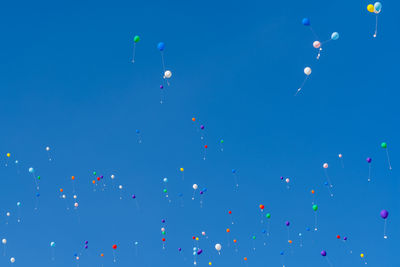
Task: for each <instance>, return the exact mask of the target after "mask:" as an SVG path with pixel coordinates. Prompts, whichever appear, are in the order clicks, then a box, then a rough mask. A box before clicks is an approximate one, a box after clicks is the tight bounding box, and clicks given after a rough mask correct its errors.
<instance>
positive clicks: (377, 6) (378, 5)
mask: <svg viewBox="0 0 400 267" xmlns="http://www.w3.org/2000/svg"><path fill="white" fill-rule="evenodd" d="M381 11H382V3H381V2H376V3H375V4H374V12H375V13H376V14H379V13H380V12H381Z"/></svg>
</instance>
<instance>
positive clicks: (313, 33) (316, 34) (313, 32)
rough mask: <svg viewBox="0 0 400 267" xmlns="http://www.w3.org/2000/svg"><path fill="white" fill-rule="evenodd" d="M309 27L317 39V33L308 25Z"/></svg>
mask: <svg viewBox="0 0 400 267" xmlns="http://www.w3.org/2000/svg"><path fill="white" fill-rule="evenodd" d="M310 29H311V32H312V33H313V35H314V37H315V38H316V39H317V40H318V39H319V37H318V35H317V34H316V33H315V31H314V29H313V27H311V26H310Z"/></svg>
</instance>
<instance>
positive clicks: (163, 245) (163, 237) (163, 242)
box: [161, 219, 166, 249]
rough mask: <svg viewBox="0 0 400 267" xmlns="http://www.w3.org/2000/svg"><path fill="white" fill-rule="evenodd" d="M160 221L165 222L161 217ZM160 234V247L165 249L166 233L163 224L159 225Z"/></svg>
mask: <svg viewBox="0 0 400 267" xmlns="http://www.w3.org/2000/svg"><path fill="white" fill-rule="evenodd" d="M161 223H162V224H165V219H162V220H161ZM161 235H162V238H161V241H162V248H163V249H165V241H166V239H165V235H166V231H165V227H164V226H163V227H161Z"/></svg>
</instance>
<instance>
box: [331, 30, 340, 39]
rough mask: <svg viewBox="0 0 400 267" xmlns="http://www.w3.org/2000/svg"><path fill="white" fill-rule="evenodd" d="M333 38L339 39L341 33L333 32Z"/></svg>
mask: <svg viewBox="0 0 400 267" xmlns="http://www.w3.org/2000/svg"><path fill="white" fill-rule="evenodd" d="M331 39H332V40H334V41H336V40H337V39H339V33H338V32H334V33H332V35H331Z"/></svg>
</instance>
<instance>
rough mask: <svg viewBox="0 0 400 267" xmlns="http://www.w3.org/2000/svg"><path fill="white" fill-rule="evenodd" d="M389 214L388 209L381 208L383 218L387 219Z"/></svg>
mask: <svg viewBox="0 0 400 267" xmlns="http://www.w3.org/2000/svg"><path fill="white" fill-rule="evenodd" d="M388 216H389V212H388V211H387V210H381V217H382V219H386V218H387V217H388Z"/></svg>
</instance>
